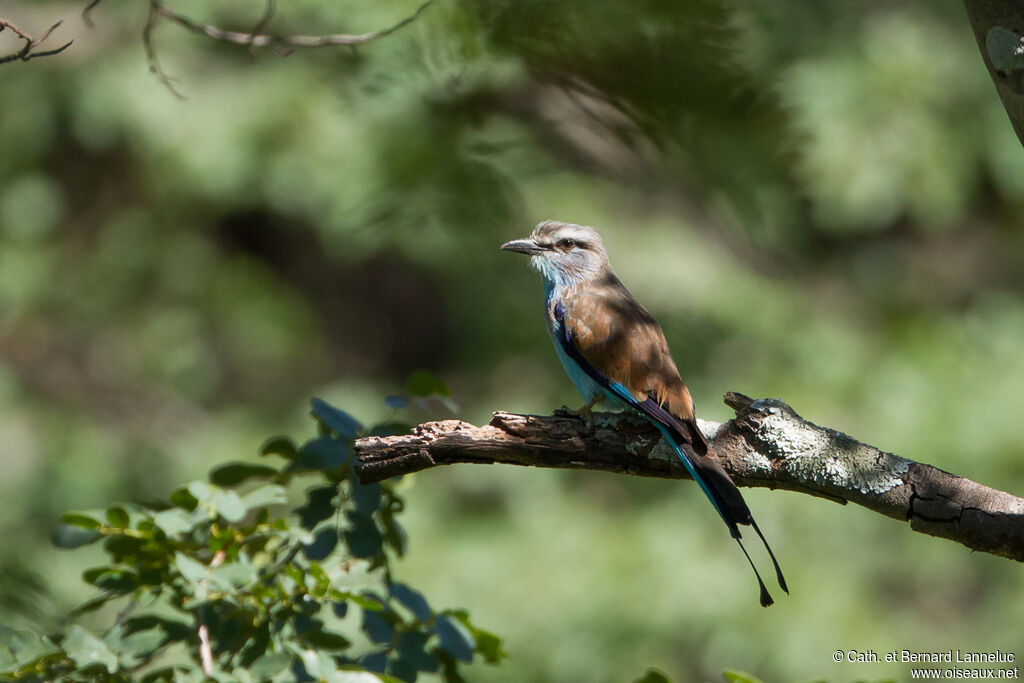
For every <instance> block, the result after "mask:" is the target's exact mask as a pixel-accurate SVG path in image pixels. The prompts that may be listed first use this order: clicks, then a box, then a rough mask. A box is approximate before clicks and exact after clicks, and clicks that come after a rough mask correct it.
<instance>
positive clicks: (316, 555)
mask: <svg viewBox="0 0 1024 683" xmlns="http://www.w3.org/2000/svg"><path fill="white" fill-rule="evenodd" d="M337 545H338V531H337V529H335V528H334V527H333V526H331V527H328V528H325V529H321V530H320V531H318V532H317V534H316V536H314V537H313V542H312V543H310V544H309V545H307V546H305V547H304V548H303V549H302V552H303V554H304V555H305V556H306V559H308V560H313V561H314V562H319V561H320V560H323V559H326V558H327V556H328V555H330V554H331V553H332V552H334V549H335V548H336V547H337Z"/></svg>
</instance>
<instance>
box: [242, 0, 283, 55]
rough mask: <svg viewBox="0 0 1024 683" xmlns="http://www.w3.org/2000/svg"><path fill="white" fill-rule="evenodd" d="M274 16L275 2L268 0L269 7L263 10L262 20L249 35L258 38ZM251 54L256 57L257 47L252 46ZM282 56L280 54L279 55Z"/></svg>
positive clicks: (250, 48)
mask: <svg viewBox="0 0 1024 683" xmlns="http://www.w3.org/2000/svg"><path fill="white" fill-rule="evenodd" d="M273 16H274V0H267V7H266V9H264V10H263V16H262V17H260V20H259V21H258V22H257V23H256V25H255V26H253V27H252V30H251V31H249V35H252V36H256V35H258V34H260V33H262V32H263V29H265V28H266V27H267V24H269V23H270V19H271V18H272V17H273ZM249 53H250V54H251V55H252V56H253V57H254V58H255V57H256V46H255V45H252V46H250V47H249ZM278 54H279V55H280V53H278Z"/></svg>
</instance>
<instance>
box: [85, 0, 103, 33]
mask: <svg viewBox="0 0 1024 683" xmlns="http://www.w3.org/2000/svg"><path fill="white" fill-rule="evenodd" d="M100 2H102V0H92V1H91V2H90V3H89V4H88V5H86V6H85V9H83V10H82V21H84V22H85V25H86V26H88V27H89V28H96V24H94V23H92V16H90V13H91V12H92V11H93V9H95V8H96V5H98V4H100Z"/></svg>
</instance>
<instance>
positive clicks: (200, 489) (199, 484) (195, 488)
mask: <svg viewBox="0 0 1024 683" xmlns="http://www.w3.org/2000/svg"><path fill="white" fill-rule="evenodd" d="M186 488H187V489H188V492H189V493H190V494H191V495H192V497H193V498H195V499H196V501H197V502H198V503H205V502H206V501H207V500H208V499H209V498H210V496H212V495H213V491H214V489H213V488H212V487H211V486H210V485H209V484H207V483H206V482H205V481H193V482H190V483H189V484H188V486H187V487H186Z"/></svg>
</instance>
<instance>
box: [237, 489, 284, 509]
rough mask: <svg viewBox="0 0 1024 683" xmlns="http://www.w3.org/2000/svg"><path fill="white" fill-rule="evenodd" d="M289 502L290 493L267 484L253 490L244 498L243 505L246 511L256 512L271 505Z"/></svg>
mask: <svg viewBox="0 0 1024 683" xmlns="http://www.w3.org/2000/svg"><path fill="white" fill-rule="evenodd" d="M287 502H288V492H287V491H285V489H284V487H283V486H278V485H277V484H267V485H265V486H261V487H259V488H258V489H253V490H252V491H249V493H247V494H245V495H244V496H242V505H244V506H245V509H246V510H255V509H257V508H264V507H267V506H269V505H281V504H283V503H287Z"/></svg>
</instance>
